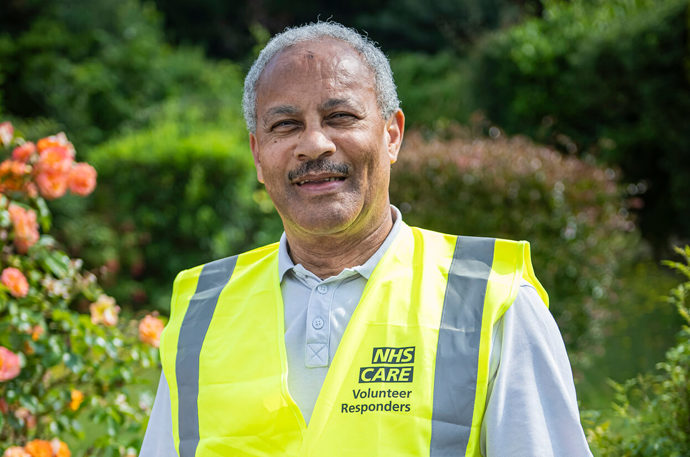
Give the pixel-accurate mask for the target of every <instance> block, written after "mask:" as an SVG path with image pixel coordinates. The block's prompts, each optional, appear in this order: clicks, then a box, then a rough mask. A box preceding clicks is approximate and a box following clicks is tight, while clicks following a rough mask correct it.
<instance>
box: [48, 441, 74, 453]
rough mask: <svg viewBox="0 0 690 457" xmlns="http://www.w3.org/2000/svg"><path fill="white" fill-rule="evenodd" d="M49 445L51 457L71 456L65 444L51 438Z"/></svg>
mask: <svg viewBox="0 0 690 457" xmlns="http://www.w3.org/2000/svg"><path fill="white" fill-rule="evenodd" d="M50 445H51V447H52V448H53V457H70V456H71V455H72V453H71V452H70V451H69V448H68V447H67V444H66V443H64V442H62V441H60V440H59V439H57V438H53V440H52V441H51V442H50Z"/></svg>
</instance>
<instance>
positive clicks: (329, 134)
mask: <svg viewBox="0 0 690 457" xmlns="http://www.w3.org/2000/svg"><path fill="white" fill-rule="evenodd" d="M256 113H257V127H256V134H252V135H250V144H251V149H252V154H253V156H254V162H255V164H256V171H257V177H258V179H259V181H260V182H262V183H264V184H265V186H266V191H267V192H268V194H269V195H270V197H271V199H272V200H273V203H274V205H275V206H276V208H277V210H278V213H280V216H281V218H282V219H283V223H284V225H285V229H286V231H288V233H291V232H292V233H298V232H299V233H301V234H313V235H333V234H347V233H353V234H354V233H356V232H358V231H360V230H364V231H366V230H367V229H368V228H372V227H374V226H375V225H376V224H377V223H378V224H380V223H381V220H382V215H384V214H385V212H386V211H390V210H389V208H388V206H389V203H388V183H389V178H390V164H391V163H392V162H394V161H395V159H396V158H397V154H398V150H399V149H400V142H401V140H402V133H403V125H404V117H403V114H402V112H401V111H398V112H397V113H396V114H394V115H393V116H392V117H391V119H389V120H386V119H383V117H382V116H381V111H380V109H379V106H378V104H377V100H376V93H375V90H374V75H373V73H372V72H371V71H370V70H369V68H368V67H367V66H366V65H365V64H364V63H362V61H361V59H360V56H359V54H358V53H357V52H356V51H355V50H354V49H353V48H351V47H350V46H349V45H347V44H345V43H343V42H341V41H338V40H334V39H323V40H320V41H309V42H304V43H299V44H297V45H295V46H293V47H291V48H288V49H286V50H285V51H283V52H281V53H279V54H278V55H276V56H275V57H274V58H273V59H272V60H271V61H270V62H269V64H268V65H267V66H266V68H265V69H264V71H263V73H262V75H261V77H260V78H259V82H258V85H257V100H256Z"/></svg>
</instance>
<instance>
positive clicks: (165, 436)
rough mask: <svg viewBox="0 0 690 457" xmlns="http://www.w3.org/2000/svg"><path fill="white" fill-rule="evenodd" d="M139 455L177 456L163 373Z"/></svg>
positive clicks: (151, 456)
mask: <svg viewBox="0 0 690 457" xmlns="http://www.w3.org/2000/svg"><path fill="white" fill-rule="evenodd" d="M139 456H140V457H177V451H176V450H175V442H174V441H173V435H172V413H171V411H170V390H169V388H168V382H167V381H166V380H165V375H164V374H163V373H161V378H160V381H159V383H158V391H157V392H156V400H155V401H154V402H153V409H152V410H151V417H150V418H149V424H148V426H147V427H146V434H145V435H144V442H143V443H142V445H141V452H140V453H139Z"/></svg>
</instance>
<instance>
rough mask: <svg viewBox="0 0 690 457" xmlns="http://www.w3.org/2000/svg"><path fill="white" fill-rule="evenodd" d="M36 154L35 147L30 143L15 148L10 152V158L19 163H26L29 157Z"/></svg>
mask: <svg viewBox="0 0 690 457" xmlns="http://www.w3.org/2000/svg"><path fill="white" fill-rule="evenodd" d="M35 152H36V145H35V144H33V143H32V142H31V141H27V142H26V143H24V144H22V145H20V146H17V147H16V148H14V150H13V151H12V158H13V159H14V160H17V161H19V162H28V161H29V159H30V158H31V156H32V155H33V154H34V153H35Z"/></svg>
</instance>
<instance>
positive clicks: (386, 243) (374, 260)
mask: <svg viewBox="0 0 690 457" xmlns="http://www.w3.org/2000/svg"><path fill="white" fill-rule="evenodd" d="M391 210H392V211H393V228H391V231H390V233H388V236H387V237H386V239H385V240H383V243H382V244H381V246H379V248H378V249H377V250H376V252H374V254H373V255H372V256H371V257H369V259H368V260H367V261H366V262H364V263H363V264H362V265H358V266H356V267H352V268H346V269H345V270H352V271H355V272H357V273H359V274H360V275H361V276H363V277H364V278H365V279H367V280H368V279H369V277H370V276H371V274H372V273H373V272H374V268H376V265H377V264H378V263H379V260H381V257H383V255H384V254H385V253H386V250H388V248H389V247H390V245H391V244H392V243H393V240H394V239H395V237H396V236H397V234H398V233H399V232H400V228H401V227H402V224H403V221H402V214H400V210H399V209H398V208H396V207H395V206H393V205H391ZM295 266H296V265H295V263H294V262H293V261H292V259H291V258H290V254H288V244H287V237H286V236H285V232H283V234H282V235H281V237H280V244H279V247H278V274H279V278H280V281H281V282H282V281H283V277H284V276H285V273H287V272H288V271H289V270H292V269H293V268H295ZM300 266H301V264H300ZM302 268H304V267H302Z"/></svg>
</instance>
